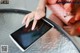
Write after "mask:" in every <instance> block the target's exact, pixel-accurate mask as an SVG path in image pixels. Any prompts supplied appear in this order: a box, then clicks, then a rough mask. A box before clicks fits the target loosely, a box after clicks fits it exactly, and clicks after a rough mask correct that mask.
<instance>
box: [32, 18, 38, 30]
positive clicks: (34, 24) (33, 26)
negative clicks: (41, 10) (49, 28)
mask: <svg viewBox="0 0 80 53" xmlns="http://www.w3.org/2000/svg"><path fill="white" fill-rule="evenodd" d="M36 24H37V20H35V19H34V21H33V25H32V29H31V30H34V28H35V26H36Z"/></svg>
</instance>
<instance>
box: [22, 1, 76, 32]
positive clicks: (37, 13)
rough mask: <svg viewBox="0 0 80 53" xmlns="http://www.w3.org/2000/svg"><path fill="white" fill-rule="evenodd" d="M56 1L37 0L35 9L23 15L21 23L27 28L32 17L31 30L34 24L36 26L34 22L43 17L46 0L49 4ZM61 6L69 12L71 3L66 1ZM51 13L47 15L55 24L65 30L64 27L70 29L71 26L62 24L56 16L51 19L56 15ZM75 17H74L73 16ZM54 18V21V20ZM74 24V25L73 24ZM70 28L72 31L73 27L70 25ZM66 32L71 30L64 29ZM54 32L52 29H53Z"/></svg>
mask: <svg viewBox="0 0 80 53" xmlns="http://www.w3.org/2000/svg"><path fill="white" fill-rule="evenodd" d="M56 1H57V0H39V4H38V6H37V8H36V10H35V11H32V12H31V13H29V14H27V15H26V16H25V17H24V19H23V21H22V24H24V25H25V27H26V28H27V27H28V25H29V22H30V20H31V19H32V18H33V19H34V21H33V25H32V30H34V28H35V26H36V24H37V21H38V20H39V19H41V18H42V17H44V16H45V6H46V3H47V2H49V3H50V4H53V5H54V4H56ZM59 5H61V4H59ZM61 6H62V8H64V9H65V10H66V12H70V11H71V4H69V3H67V4H65V5H61ZM52 15H54V14H53V13H52V14H51V15H50V17H49V19H51V20H52V21H54V22H55V23H56V24H58V25H60V26H61V27H63V28H64V29H65V30H66V29H70V27H71V26H72V25H71V26H64V24H63V22H61V20H59V19H58V18H57V20H56V19H52V18H53V17H54V16H56V14H55V15H54V16H52ZM75 19H76V18H75ZM55 20H56V21H55ZM73 26H74V25H73ZM71 29H72V31H73V29H74V27H71ZM66 31H67V32H70V31H71V30H66ZM53 32H54V31H53Z"/></svg>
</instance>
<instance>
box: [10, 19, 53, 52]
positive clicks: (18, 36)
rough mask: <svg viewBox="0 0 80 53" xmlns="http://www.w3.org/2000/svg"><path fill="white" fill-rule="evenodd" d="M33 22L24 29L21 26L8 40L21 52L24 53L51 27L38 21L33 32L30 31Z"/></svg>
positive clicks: (42, 21) (41, 20)
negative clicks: (23, 52)
mask: <svg viewBox="0 0 80 53" xmlns="http://www.w3.org/2000/svg"><path fill="white" fill-rule="evenodd" d="M32 23H33V21H31V22H30V24H29V26H28V27H27V28H25V26H22V27H21V28H19V29H18V30H16V31H15V32H13V33H12V34H10V38H11V39H12V40H13V42H14V43H15V44H16V45H17V46H18V47H19V48H20V49H21V50H22V51H25V50H26V49H27V48H28V47H29V46H30V45H32V44H33V43H34V42H35V41H36V40H37V39H39V38H40V37H41V36H42V35H43V34H45V33H46V32H47V31H48V30H49V29H51V28H52V26H51V25H50V24H49V23H48V22H45V21H44V20H43V19H40V20H39V21H38V22H37V25H36V27H35V29H34V30H31V27H32Z"/></svg>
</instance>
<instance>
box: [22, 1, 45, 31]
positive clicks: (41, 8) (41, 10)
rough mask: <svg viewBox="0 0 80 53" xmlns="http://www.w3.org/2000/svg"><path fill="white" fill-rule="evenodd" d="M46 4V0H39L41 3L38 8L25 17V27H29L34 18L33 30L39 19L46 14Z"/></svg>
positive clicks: (23, 22)
mask: <svg viewBox="0 0 80 53" xmlns="http://www.w3.org/2000/svg"><path fill="white" fill-rule="evenodd" d="M45 4H46V0H39V4H38V6H37V8H36V10H35V11H32V12H31V13H29V14H27V15H26V16H25V17H24V19H23V21H22V24H24V25H25V27H28V25H29V22H30V20H31V19H32V18H34V21H33V25H32V30H33V29H34V28H35V26H36V23H37V21H38V20H39V19H41V18H42V17H44V16H45Z"/></svg>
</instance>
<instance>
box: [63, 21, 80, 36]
mask: <svg viewBox="0 0 80 53" xmlns="http://www.w3.org/2000/svg"><path fill="white" fill-rule="evenodd" d="M63 28H64V29H65V30H66V31H67V32H68V33H69V34H70V35H72V36H80V21H78V22H76V23H74V24H72V25H69V26H64V27H63Z"/></svg>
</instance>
